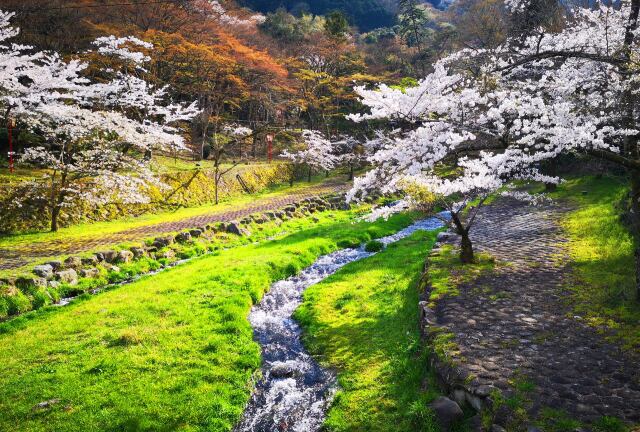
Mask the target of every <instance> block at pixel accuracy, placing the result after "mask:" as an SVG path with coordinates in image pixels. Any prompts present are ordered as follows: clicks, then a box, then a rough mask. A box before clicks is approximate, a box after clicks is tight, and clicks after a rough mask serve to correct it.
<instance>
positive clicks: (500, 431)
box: [491, 424, 507, 432]
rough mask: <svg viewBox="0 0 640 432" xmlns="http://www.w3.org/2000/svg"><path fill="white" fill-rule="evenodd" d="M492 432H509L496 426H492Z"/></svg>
mask: <svg viewBox="0 0 640 432" xmlns="http://www.w3.org/2000/svg"><path fill="white" fill-rule="evenodd" d="M491 432H507V430H506V429H505V428H503V427H502V426H500V425H497V424H494V425H491Z"/></svg>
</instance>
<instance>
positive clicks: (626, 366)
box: [437, 199, 640, 423]
mask: <svg viewBox="0 0 640 432" xmlns="http://www.w3.org/2000/svg"><path fill="white" fill-rule="evenodd" d="M567 210H568V208H566V207H563V206H562V205H558V204H554V205H545V206H538V207H531V206H528V205H525V204H522V203H519V202H517V201H514V200H511V199H501V200H499V201H498V202H497V203H496V204H495V205H491V206H487V207H485V208H484V209H483V210H482V211H481V219H480V220H479V221H478V223H477V225H476V227H475V228H474V230H473V231H474V232H473V233H472V238H473V239H474V240H475V244H476V246H477V248H478V249H480V250H483V251H486V252H488V253H490V254H491V255H492V256H493V257H495V258H496V260H497V261H498V262H500V263H502V264H505V265H500V266H498V268H497V269H496V271H495V272H492V273H491V274H488V275H485V276H482V277H480V278H479V279H477V280H476V281H474V282H473V283H471V284H468V285H463V286H461V287H460V288H461V289H460V296H458V297H455V298H448V299H446V300H443V301H442V302H440V304H439V310H438V311H437V312H438V320H439V323H440V324H441V325H442V326H444V327H446V328H447V329H449V330H450V331H451V332H453V333H454V334H455V335H456V337H455V340H456V342H457V344H458V345H459V346H460V349H461V358H462V359H463V362H464V363H463V365H462V367H463V368H465V369H466V370H467V371H469V372H471V373H472V374H473V375H474V376H475V377H476V379H477V380H478V384H481V385H494V386H496V387H498V388H500V389H502V390H503V391H505V392H506V394H509V393H510V392H513V389H512V387H511V385H510V383H509V380H520V381H521V382H522V381H523V380H525V381H528V382H532V383H534V384H535V389H534V390H533V391H531V392H530V393H529V394H528V395H527V399H529V403H527V404H526V408H527V409H528V412H529V415H530V418H534V417H536V416H537V414H538V413H539V411H540V409H541V408H542V407H550V408H554V409H560V410H564V411H566V412H568V413H569V414H570V415H571V416H572V417H573V418H576V419H579V420H582V421H586V422H590V421H593V420H595V419H597V418H599V417H601V416H605V415H607V416H615V417H618V418H621V419H624V420H626V421H628V422H631V423H637V422H640V367H639V366H638V362H637V359H635V361H634V359H632V358H631V357H630V355H629V354H625V353H623V352H622V351H621V350H620V349H619V348H618V347H617V346H615V345H612V344H611V343H609V342H607V341H605V340H604V338H603V337H602V336H600V335H598V334H597V333H596V332H595V330H594V329H593V328H591V327H588V326H587V325H585V323H584V322H583V320H582V319H581V318H580V317H578V316H574V314H573V313H571V310H570V308H569V306H568V305H567V301H566V300H567V295H566V293H565V292H563V283H564V282H565V281H566V280H567V277H568V276H569V271H570V270H569V268H568V266H567V264H568V261H569V260H568V258H567V256H566V251H565V248H564V247H563V243H565V242H566V241H567V240H566V238H564V237H563V234H562V232H561V230H560V229H559V226H558V220H559V219H560V218H561V217H562V216H563V214H564V213H565V212H566V211H567ZM511 384H512V383H511Z"/></svg>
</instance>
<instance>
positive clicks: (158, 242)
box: [153, 237, 173, 249]
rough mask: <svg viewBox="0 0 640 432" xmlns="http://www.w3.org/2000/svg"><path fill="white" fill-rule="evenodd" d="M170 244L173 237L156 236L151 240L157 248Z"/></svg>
mask: <svg viewBox="0 0 640 432" xmlns="http://www.w3.org/2000/svg"><path fill="white" fill-rule="evenodd" d="M170 244H173V237H157V238H155V239H154V240H153V245H154V246H155V247H157V248H158V249H162V248H163V247H167V246H169V245H170Z"/></svg>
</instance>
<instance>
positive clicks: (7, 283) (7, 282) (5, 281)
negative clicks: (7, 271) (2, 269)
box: [0, 278, 16, 287]
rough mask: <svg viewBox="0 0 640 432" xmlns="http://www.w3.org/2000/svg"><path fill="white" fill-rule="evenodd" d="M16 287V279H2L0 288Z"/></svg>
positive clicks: (0, 279)
mask: <svg viewBox="0 0 640 432" xmlns="http://www.w3.org/2000/svg"><path fill="white" fill-rule="evenodd" d="M15 285H16V279H15V278H0V287H3V286H7V287H12V286H15Z"/></svg>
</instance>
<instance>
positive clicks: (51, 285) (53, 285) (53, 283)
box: [47, 280, 60, 289]
mask: <svg viewBox="0 0 640 432" xmlns="http://www.w3.org/2000/svg"><path fill="white" fill-rule="evenodd" d="M47 286H48V287H49V288H53V289H56V288H59V287H60V282H58V281H54V280H51V281H49V282H47Z"/></svg>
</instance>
